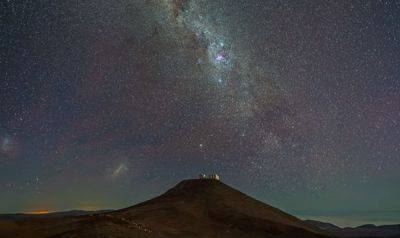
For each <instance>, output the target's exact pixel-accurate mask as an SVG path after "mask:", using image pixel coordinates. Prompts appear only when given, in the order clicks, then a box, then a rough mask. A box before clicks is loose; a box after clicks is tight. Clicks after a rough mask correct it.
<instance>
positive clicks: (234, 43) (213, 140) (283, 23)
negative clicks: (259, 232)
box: [0, 0, 400, 222]
mask: <svg viewBox="0 0 400 238" xmlns="http://www.w3.org/2000/svg"><path fill="white" fill-rule="evenodd" d="M0 9H1V14H0V25H1V27H0V31H1V37H0V47H1V48H0V49H1V50H0V65H1V67H0V75H1V78H0V190H1V196H0V212H2V213H5V212H29V211H35V210H43V209H45V210H50V211H56V210H68V209H90V210H94V209H104V208H121V207H124V206H129V205H132V204H134V203H136V202H139V201H143V200H146V199H149V198H151V197H153V196H155V195H158V194H160V193H161V192H163V191H165V190H166V189H167V188H169V187H171V186H173V185H174V184H176V183H177V182H179V181H180V180H182V179H186V178H193V177H197V175H198V174H199V173H200V172H205V173H213V172H216V173H218V174H220V175H221V177H222V180H223V181H224V182H226V183H227V184H229V185H232V186H234V187H236V188H238V189H240V190H242V191H243V192H246V193H248V194H250V195H252V196H254V197H256V198H257V199H260V200H262V201H264V202H267V203H269V204H271V205H273V206H277V207H279V208H281V209H283V210H286V211H319V212H324V211H343V210H345V211H363V212H367V211H400V203H399V202H398V201H400V187H399V184H400V173H399V171H400V67H399V65H400V2H398V1H383V0H381V1H369V0H365V1H364V0H363V1H344V0H343V1H311V0H310V1H308V0H304V1H297V0H293V1H290V0H287V1H269V0H268V1H267V0H210V1H208V0H206V1H195V0H112V1H110V0H97V1H77V0H75V1H46V0H40V1H28V0H21V1H13V0H8V1H2V2H1V3H0ZM398 218H399V222H400V217H398Z"/></svg>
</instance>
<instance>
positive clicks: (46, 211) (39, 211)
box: [27, 210, 50, 215]
mask: <svg viewBox="0 0 400 238" xmlns="http://www.w3.org/2000/svg"><path fill="white" fill-rule="evenodd" d="M48 213H50V211H48V210H37V211H33V212H28V213H27V214H32V215H43V214H48Z"/></svg>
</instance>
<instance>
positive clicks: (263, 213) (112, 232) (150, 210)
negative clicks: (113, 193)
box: [0, 179, 328, 238]
mask: <svg viewBox="0 0 400 238" xmlns="http://www.w3.org/2000/svg"><path fill="white" fill-rule="evenodd" d="M4 222H9V223H8V224H1V222H0V227H5V226H7V228H0V237H32V238H34V237H83V238H85V237H135V238H140V237H143V238H151V237H182V238H190V237H207V238H211V237H216V238H217V237H218V238H224V237H226V238H228V237H232V238H235V237H249V238H251V237H254V238H256V237H279V238H284V237H298V238H301V237H321V238H322V237H328V236H326V235H324V232H323V231H322V230H320V229H319V228H316V227H314V226H312V225H310V224H308V223H306V222H304V221H302V220H300V219H297V218H296V217H293V216H291V215H289V214H286V213H284V212H283V211H281V210H279V209H276V208H274V207H271V206H269V205H266V204H264V203H262V202H260V201H257V200H255V199H253V198H251V197H249V196H247V195H245V194H243V193H241V192H239V191H237V190H235V189H233V188H231V187H229V186H227V185H225V184H224V183H222V182H219V181H217V180H199V179H195V180H185V181H182V182H181V183H179V184H178V185H176V186H175V187H173V188H172V189H170V190H168V191H167V192H166V193H164V194H162V195H161V196H159V197H156V198H154V199H151V200H149V201H146V202H143V203H140V204H137V205H135V206H132V207H128V208H125V209H121V210H116V211H112V212H107V213H102V214H90V215H83V216H74V217H56V218H54V217H53V218H37V219H32V220H29V221H17V222H14V223H10V222H11V221H3V223H4ZM12 226H14V228H11V227H12Z"/></svg>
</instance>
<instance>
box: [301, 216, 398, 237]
mask: <svg viewBox="0 0 400 238" xmlns="http://www.w3.org/2000/svg"><path fill="white" fill-rule="evenodd" d="M305 222H307V223H308V224H310V225H313V226H315V227H318V228H320V229H321V230H325V231H327V232H329V233H331V234H333V235H334V236H337V237H364V238H367V237H371V238H372V237H374V238H378V237H381V238H383V237H388V238H389V237H390V238H397V237H399V238H400V225H383V226H375V225H372V224H368V225H363V226H358V227H354V228H353V227H346V228H340V227H338V226H335V225H332V224H330V223H326V222H320V221H314V220H306V221H305Z"/></svg>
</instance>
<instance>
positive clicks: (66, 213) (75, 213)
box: [0, 210, 112, 221]
mask: <svg viewBox="0 0 400 238" xmlns="http://www.w3.org/2000/svg"><path fill="white" fill-rule="evenodd" d="M111 211H112V210H99V211H85V210H71V211H63V212H49V213H44V214H31V213H17V214H0V220H13V221H22V220H31V219H35V218H52V217H53V218H55V217H71V216H83V215H90V214H99V213H106V212H111Z"/></svg>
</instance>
